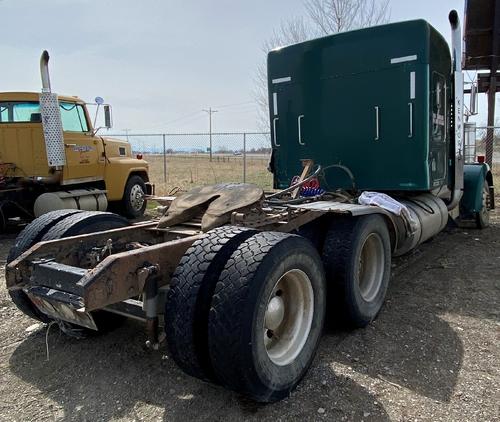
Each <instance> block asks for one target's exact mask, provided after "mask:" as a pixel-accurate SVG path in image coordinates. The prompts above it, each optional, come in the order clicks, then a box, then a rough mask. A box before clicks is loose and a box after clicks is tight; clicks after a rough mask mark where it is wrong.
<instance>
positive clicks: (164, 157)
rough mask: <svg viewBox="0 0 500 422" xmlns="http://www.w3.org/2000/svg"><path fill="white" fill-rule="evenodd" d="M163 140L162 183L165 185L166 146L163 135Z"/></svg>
mask: <svg viewBox="0 0 500 422" xmlns="http://www.w3.org/2000/svg"><path fill="white" fill-rule="evenodd" d="M161 136H162V138H163V183H167V146H166V143H165V134H164V133H163V134H162V135H161Z"/></svg>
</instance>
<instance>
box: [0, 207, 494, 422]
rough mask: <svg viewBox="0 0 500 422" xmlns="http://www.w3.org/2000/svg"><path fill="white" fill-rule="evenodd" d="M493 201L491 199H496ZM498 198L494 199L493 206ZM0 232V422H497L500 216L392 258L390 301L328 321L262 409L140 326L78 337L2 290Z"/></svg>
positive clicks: (4, 241) (7, 241) (7, 240)
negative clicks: (344, 328) (336, 324)
mask: <svg viewBox="0 0 500 422" xmlns="http://www.w3.org/2000/svg"><path fill="white" fill-rule="evenodd" d="M499 202H500V201H499ZM499 202H497V203H499ZM13 239H14V235H12V236H4V237H2V238H0V268H1V269H0V279H1V281H0V284H1V287H0V327H1V329H0V333H1V337H0V420H2V421H10V420H13V421H45V420H48V421H50V420H87V421H108V420H109V421H112V420H113V421H114V420H117V421H118V420H120V421H122V420H123V421H133V420H147V421H150V420H169V421H170V420H209V421H212V420H286V421H288V420H299V421H304V420H341V421H342V420H354V421H361V420H363V421H382V420H395V421H410V420H411V421H421V420H428V421H431V420H432V421H436V420H443V421H451V420H455V421H493V420H499V419H500V411H499V406H500V405H499V403H500V218H499V216H498V215H496V216H495V218H494V224H493V225H492V227H490V228H488V229H486V230H483V231H478V230H474V229H470V230H463V229H460V230H459V229H447V230H446V231H445V232H444V233H442V234H440V235H439V236H437V237H436V238H435V239H433V240H432V241H431V242H428V243H426V244H425V245H423V246H421V247H420V248H418V249H417V250H416V251H415V252H414V253H412V254H411V255H409V256H406V257H403V258H399V259H397V260H395V262H394V264H393V276H392V279H391V284H390V288H389V291H388V296H387V301H386V304H385V306H384V308H383V310H382V312H381V313H380V315H379V317H378V318H377V320H376V321H374V322H373V323H372V324H371V325H370V326H368V328H366V329H360V330H356V331H352V332H339V331H335V330H327V331H326V332H325V334H324V336H323V339H322V342H321V346H320V349H319V353H318V355H317V358H316V359H315V361H314V364H313V366H312V368H311V369H310V371H309V372H308V374H307V375H306V377H305V378H304V380H303V381H302V382H301V384H300V385H299V387H298V388H297V390H296V391H295V392H294V393H293V394H292V395H291V397H290V398H288V399H286V400H283V401H281V402H279V403H276V404H270V405H258V404H255V403H253V402H251V401H248V400H246V399H245V398H242V397H241V396H239V395H237V394H234V393H231V392H229V391H226V390H224V389H223V388H221V387H218V386H214V385H210V384H206V383H203V382H200V381H198V380H196V379H193V378H190V377H188V376H186V375H184V374H183V373H182V372H181V371H180V370H179V369H178V368H177V367H176V365H175V364H174V362H173V361H172V360H171V359H169V357H168V355H167V354H166V350H165V348H164V349H163V350H161V351H157V352H151V351H147V350H145V349H144V347H143V344H144V342H145V335H144V330H143V325H142V324H141V323H140V322H136V321H132V320H130V321H128V322H127V323H126V324H125V325H124V326H122V327H121V328H119V329H118V330H116V331H114V332H112V333H111V334H108V335H106V336H102V337H96V338H90V339H86V340H75V339H71V338H68V337H65V336H64V335H62V334H60V333H59V331H58V329H57V328H56V327H52V328H51V330H50V332H49V334H48V336H47V338H48V346H49V350H50V359H49V360H47V354H46V332H47V329H46V327H45V326H43V325H40V324H36V322H35V321H33V320H30V319H29V318H27V317H25V316H24V315H23V314H21V313H20V312H19V311H18V310H17V309H16V308H15V307H14V305H13V304H12V303H11V302H10V300H9V299H8V295H7V292H6V290H5V287H4V279H3V278H4V264H5V257H6V255H7V251H8V249H9V247H10V246H11V244H12V242H13Z"/></svg>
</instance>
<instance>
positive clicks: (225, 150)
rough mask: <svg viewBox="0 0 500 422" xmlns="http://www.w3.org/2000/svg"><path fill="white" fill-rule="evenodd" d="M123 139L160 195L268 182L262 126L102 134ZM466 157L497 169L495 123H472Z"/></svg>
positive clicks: (499, 151) (499, 138)
mask: <svg viewBox="0 0 500 422" xmlns="http://www.w3.org/2000/svg"><path fill="white" fill-rule="evenodd" d="M106 136H110V137H115V138H118V139H124V140H128V141H129V142H130V144H131V145H132V150H133V152H134V155H135V154H142V155H143V156H144V158H145V159H146V160H147V161H148V162H149V165H150V177H151V180H152V181H153V182H154V183H155V185H156V192H157V194H160V195H166V194H169V193H170V192H172V191H173V190H175V189H177V188H180V189H182V190H189V189H191V188H193V187H196V186H200V185H203V184H212V183H222V182H247V183H255V184H257V185H259V186H261V187H262V188H264V189H271V188H272V175H271V173H269V172H268V170H267V166H268V163H269V158H270V155H271V140H270V134H269V133H267V132H231V133H212V134H210V133H151V134H137V133H134V134H132V133H129V134H127V135H123V134H120V135H106ZM465 149H466V151H465V153H466V155H467V156H468V157H469V156H470V157H469V158H468V160H467V161H470V162H473V161H476V160H477V156H478V155H482V156H484V157H485V161H486V162H487V163H488V164H490V166H492V167H493V168H494V170H495V171H497V168H498V167H499V166H500V127H486V126H478V127H477V128H476V134H475V145H471V146H467V145H466V146H465Z"/></svg>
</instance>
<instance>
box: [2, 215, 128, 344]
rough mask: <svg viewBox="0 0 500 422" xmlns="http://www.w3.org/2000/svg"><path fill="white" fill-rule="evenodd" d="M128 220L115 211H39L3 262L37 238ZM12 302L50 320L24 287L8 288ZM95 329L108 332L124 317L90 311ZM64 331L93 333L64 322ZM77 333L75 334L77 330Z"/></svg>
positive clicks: (53, 237) (114, 226) (92, 229)
mask: <svg viewBox="0 0 500 422" xmlns="http://www.w3.org/2000/svg"><path fill="white" fill-rule="evenodd" d="M128 225H129V223H128V221H127V220H126V219H125V218H123V217H120V216H118V215H116V214H112V213H107V212H98V211H79V210H57V211H51V212H49V213H46V214H43V215H42V216H40V217H38V218H36V219H35V220H33V221H32V222H31V223H30V224H28V225H27V226H26V227H25V228H24V230H23V231H22V232H21V233H19V235H18V236H17V238H16V240H15V242H14V246H13V247H12V248H11V250H10V252H9V255H8V257H7V264H8V263H10V262H12V261H13V260H14V259H16V258H18V257H19V256H20V255H21V254H23V253H24V252H26V251H27V250H28V249H29V248H31V247H32V246H33V245H35V244H36V243H38V242H40V241H48V240H56V239H62V238H64V237H69V236H77V235H80V234H88V233H94V232H98V231H104V230H111V229H117V228H122V227H126V226H128ZM9 295H10V297H11V299H12V302H14V304H15V305H16V306H17V308H18V309H19V310H20V311H21V312H23V313H24V314H25V315H27V316H29V317H31V318H33V319H36V320H38V321H41V322H43V323H50V322H51V321H53V319H52V318H50V317H49V316H47V315H45V314H44V313H43V312H41V311H40V310H39V309H38V308H37V307H36V306H35V305H34V304H33V302H31V300H30V299H29V297H28V295H27V294H26V293H25V292H24V290H21V289H19V290H9ZM92 316H93V318H94V321H95V323H96V325H97V328H98V332H99V333H105V332H108V331H110V330H112V329H114V328H116V327H117V326H118V325H120V324H121V323H122V322H123V320H124V317H121V316H119V315H116V314H111V313H110V312H106V311H95V312H93V313H92ZM62 327H66V332H67V333H68V334H71V333H72V332H73V333H75V335H80V334H85V335H89V334H94V333H95V331H93V330H88V329H84V328H80V327H76V326H74V325H73V324H69V323H64V324H62ZM77 333H78V334H77Z"/></svg>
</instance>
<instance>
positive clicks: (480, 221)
mask: <svg viewBox="0 0 500 422" xmlns="http://www.w3.org/2000/svg"><path fill="white" fill-rule="evenodd" d="M490 203H491V198H490V186H489V185H488V182H487V181H486V180H485V181H484V185H483V200H482V206H481V210H480V211H479V212H478V213H476V227H477V228H478V229H485V228H486V227H488V226H489V225H490V208H491V205H490Z"/></svg>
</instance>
